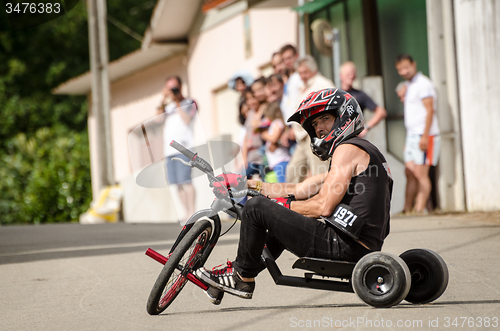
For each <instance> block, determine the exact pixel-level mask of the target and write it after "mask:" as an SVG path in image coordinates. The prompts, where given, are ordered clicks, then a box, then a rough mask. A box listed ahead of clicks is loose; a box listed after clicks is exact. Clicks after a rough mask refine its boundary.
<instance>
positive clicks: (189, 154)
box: [170, 140, 196, 161]
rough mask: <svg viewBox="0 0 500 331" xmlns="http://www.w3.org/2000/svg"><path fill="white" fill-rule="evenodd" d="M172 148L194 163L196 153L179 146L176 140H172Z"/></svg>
mask: <svg viewBox="0 0 500 331" xmlns="http://www.w3.org/2000/svg"><path fill="white" fill-rule="evenodd" d="M170 146H172V147H173V148H175V149H176V150H178V151H179V152H180V153H181V154H183V155H184V156H186V157H187V158H188V159H189V160H190V161H193V160H194V158H195V157H196V153H193V152H191V151H190V150H189V149H187V148H186V147H184V146H182V145H181V144H179V143H178V142H177V141H175V140H172V141H171V142H170Z"/></svg>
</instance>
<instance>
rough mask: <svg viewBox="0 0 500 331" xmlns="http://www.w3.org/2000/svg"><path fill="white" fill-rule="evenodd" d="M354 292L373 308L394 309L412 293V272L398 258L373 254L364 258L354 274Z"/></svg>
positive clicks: (384, 254)
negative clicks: (393, 307) (410, 291)
mask: <svg viewBox="0 0 500 331" xmlns="http://www.w3.org/2000/svg"><path fill="white" fill-rule="evenodd" d="M351 282H352V286H353V289H354V292H355V293H356V294H357V295H358V297H359V298H360V299H361V300H363V301H364V302H365V303H367V304H368V305H370V306H373V307H377V308H387V307H392V306H394V305H397V304H398V303H400V302H401V301H402V300H403V299H404V298H405V297H406V296H407V294H408V291H409V290H410V285H411V280H410V271H409V270H408V267H407V266H406V263H405V262H404V261H403V260H402V259H401V258H399V257H398V256H396V255H393V254H388V253H382V252H373V253H370V254H368V255H365V256H364V257H362V258H361V259H360V260H359V261H358V263H356V266H355V267H354V270H353V272H352V278H351Z"/></svg>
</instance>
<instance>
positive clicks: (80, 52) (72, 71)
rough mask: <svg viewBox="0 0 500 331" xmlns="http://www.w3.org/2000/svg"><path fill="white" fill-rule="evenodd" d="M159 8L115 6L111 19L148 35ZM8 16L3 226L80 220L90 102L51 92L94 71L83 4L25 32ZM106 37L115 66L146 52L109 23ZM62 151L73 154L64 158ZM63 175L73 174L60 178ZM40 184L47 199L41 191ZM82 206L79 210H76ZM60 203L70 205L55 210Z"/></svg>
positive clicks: (3, 58) (85, 198)
mask: <svg viewBox="0 0 500 331" xmlns="http://www.w3.org/2000/svg"><path fill="white" fill-rule="evenodd" d="M67 4H68V3H67ZM154 5H155V2H154V1H146V2H139V3H138V2H137V1H132V0H122V1H109V2H108V14H109V15H110V16H111V17H113V19H114V20H113V22H115V24H116V22H120V23H121V24H123V25H124V26H127V27H128V28H130V29H131V30H132V31H135V32H137V33H138V34H139V35H143V34H144V31H145V29H146V27H147V24H148V22H149V19H150V16H151V12H152V9H153V7H154ZM0 12H2V11H0ZM1 15H3V16H1ZM4 18H5V14H4V13H3V12H2V14H0V22H1V23H0V123H1V124H2V125H1V126H0V147H1V148H0V174H1V175H2V177H1V178H2V181H0V191H1V193H0V199H1V200H0V224H5V223H9V224H10V223H15V222H16V219H18V220H19V221H21V222H23V223H31V222H52V221H67V220H71V219H76V218H77V216H78V213H80V212H81V211H82V208H83V209H84V210H85V209H86V208H88V204H89V202H90V196H91V191H90V163H89V155H88V138H87V101H86V97H85V96H60V95H53V94H52V93H51V91H52V90H53V89H54V88H55V87H57V86H58V85H60V84H61V83H63V82H65V81H67V80H69V79H70V78H72V77H76V76H78V75H80V74H83V73H85V72H86V71H88V70H89V49H88V25H87V14H86V7H85V4H84V3H83V2H78V4H77V5H76V6H74V8H73V9H72V10H70V11H69V12H68V13H66V14H65V15H62V16H60V17H57V18H56V19H54V20H52V21H50V22H47V23H44V24H42V25H39V26H35V27H31V28H28V29H24V30H19V31H14V30H12V29H11V28H10V27H9V26H7V25H8V24H7V23H6V22H7V21H6V20H5V19H4ZM108 34H109V37H108V39H109V53H110V61H113V60H115V59H117V58H119V57H121V56H123V55H125V54H127V53H130V52H132V51H134V50H136V49H137V48H139V47H140V42H139V41H138V40H136V39H134V38H132V37H131V36H130V35H129V34H127V33H125V32H124V31H123V29H120V28H118V27H116V25H113V24H108ZM23 144H26V146H23ZM80 144H84V145H85V146H80ZM28 145H29V146H35V147H36V148H35V147H29V146H28ZM46 147H47V148H50V149H51V150H46ZM31 148H35V149H37V150H39V151H35V150H32V149H31ZM64 153H67V155H71V157H70V158H66V157H63V156H64V155H63V154H64ZM67 155H66V156H67ZM67 167H73V168H72V169H73V170H71V169H70V168H67ZM61 169H62V170H61ZM60 171H64V173H65V174H68V175H67V176H66V175H64V176H62V177H61V176H59V174H60ZM69 174H71V175H69ZM5 176H7V177H9V176H11V177H9V178H6V177H5ZM68 176H69V177H68ZM80 179H85V181H87V183H83V182H81V181H80ZM64 183H67V185H69V187H73V186H74V185H77V183H81V184H78V185H80V186H78V185H77V186H78V187H81V188H82V190H83V191H82V192H80V193H81V198H78V200H75V197H74V196H73V195H71V194H73V193H72V191H71V190H69V191H71V192H70V193H71V194H70V195H67V193H68V192H69V191H68V192H66V191H67V189H63V190H61V185H63V184H64ZM40 187H45V189H46V192H47V194H40V192H41V188H40ZM30 190H31V191H30ZM65 190H66V191H65ZM33 192H35V193H33ZM48 192H50V194H49V193H48ZM54 192H57V194H55V193H54ZM80 193H79V194H80ZM68 194H69V193H68ZM27 197H29V198H27ZM69 197H72V198H73V200H72V201H74V202H73V203H69V202H68V198H69ZM65 199H66V200H65ZM64 201H66V203H65V202H64ZM69 201H71V198H69ZM76 201H78V203H79V204H81V205H80V206H76ZM28 202H29V203H28ZM61 204H62V205H65V207H64V208H62V209H61V208H59V207H57V208H56V210H54V208H55V207H54V206H60V205H61ZM33 206H36V207H33ZM68 206H70V207H68ZM66 207H68V208H70V209H67V208H66ZM34 211H36V212H34ZM52 211H53V212H54V213H52ZM37 213H38V214H37ZM37 215H45V216H39V217H38V216H37ZM7 219H8V220H9V221H4V220H7Z"/></svg>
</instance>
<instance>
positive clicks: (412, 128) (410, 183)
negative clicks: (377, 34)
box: [396, 54, 440, 213]
mask: <svg viewBox="0 0 500 331" xmlns="http://www.w3.org/2000/svg"><path fill="white" fill-rule="evenodd" d="M396 69H397V70H398V74H399V75H400V76H401V77H403V78H404V79H405V80H406V93H405V95H404V122H405V127H406V144H405V151H404V158H405V174H406V179H407V181H406V194H405V207H404V210H403V212H404V213H408V212H411V211H412V210H413V207H414V208H415V211H416V212H417V213H423V212H424V211H425V206H426V204H427V200H428V199H429V195H430V193H431V188H432V186H431V180H430V178H429V168H430V166H435V165H437V162H438V158H439V149H440V138H439V127H438V120H437V116H436V112H435V109H436V99H437V94H436V90H435V88H434V86H433V84H432V82H431V80H430V79H429V78H428V77H426V76H424V75H423V74H422V73H421V72H418V71H417V63H416V62H415V61H414V60H413V58H412V57H411V56H410V55H408V54H402V55H400V56H398V58H397V59H396Z"/></svg>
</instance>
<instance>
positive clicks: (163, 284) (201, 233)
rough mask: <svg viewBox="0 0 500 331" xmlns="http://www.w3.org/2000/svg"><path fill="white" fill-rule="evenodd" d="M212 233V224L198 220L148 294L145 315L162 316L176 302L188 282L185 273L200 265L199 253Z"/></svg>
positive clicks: (207, 242) (173, 253) (200, 257)
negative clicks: (146, 312) (146, 313)
mask: <svg viewBox="0 0 500 331" xmlns="http://www.w3.org/2000/svg"><path fill="white" fill-rule="evenodd" d="M212 233H213V229H212V223H211V222H210V221H208V220H206V219H205V220H200V221H198V222H196V224H195V225H194V226H193V227H192V228H191V229H190V230H189V231H188V232H187V234H186V235H185V236H184V238H182V240H181V241H180V243H179V245H178V246H177V247H176V248H175V250H174V251H173V252H172V255H170V257H169V259H168V261H167V263H165V266H164V267H163V269H162V271H161V273H160V275H159V276H158V278H157V279H156V282H155V284H154V286H153V289H152V290H151V293H150V294H149V298H148V303H147V306H146V308H147V311H148V313H149V314H150V315H158V314H160V313H162V312H163V311H164V310H165V309H167V307H168V306H170V304H171V303H172V302H173V301H174V300H175V298H176V297H177V295H178V294H179V293H180V291H181V290H182V289H183V288H184V285H186V282H187V281H188V280H187V278H186V275H187V273H189V272H191V271H193V270H196V269H197V268H199V267H201V266H202V265H203V262H204V261H202V254H201V253H202V252H203V251H204V248H205V247H206V246H207V245H208V244H209V239H210V236H211V235H212Z"/></svg>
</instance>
